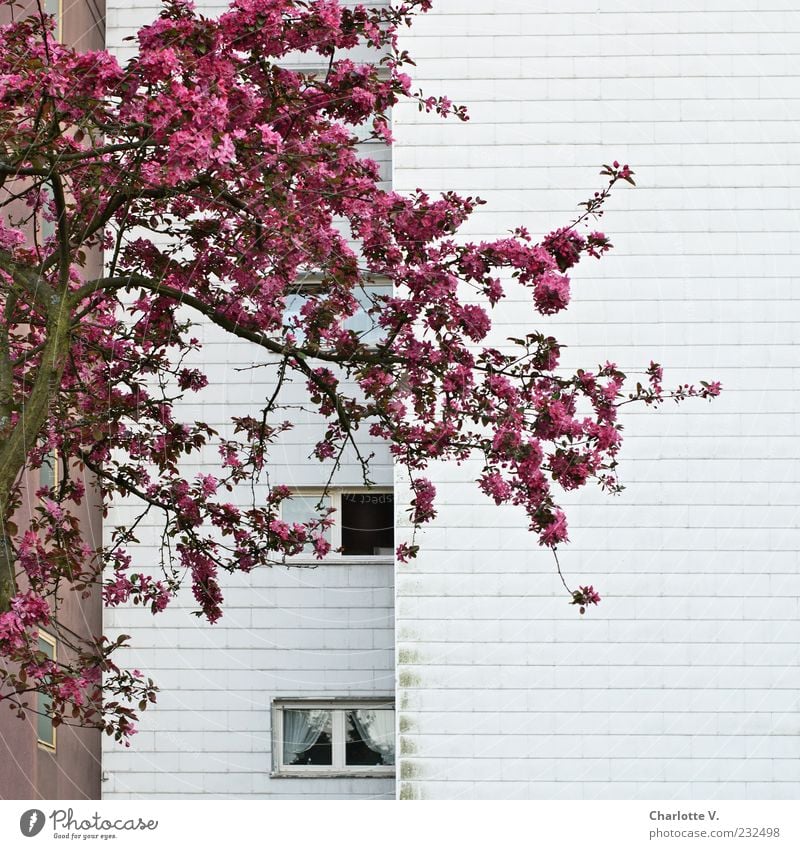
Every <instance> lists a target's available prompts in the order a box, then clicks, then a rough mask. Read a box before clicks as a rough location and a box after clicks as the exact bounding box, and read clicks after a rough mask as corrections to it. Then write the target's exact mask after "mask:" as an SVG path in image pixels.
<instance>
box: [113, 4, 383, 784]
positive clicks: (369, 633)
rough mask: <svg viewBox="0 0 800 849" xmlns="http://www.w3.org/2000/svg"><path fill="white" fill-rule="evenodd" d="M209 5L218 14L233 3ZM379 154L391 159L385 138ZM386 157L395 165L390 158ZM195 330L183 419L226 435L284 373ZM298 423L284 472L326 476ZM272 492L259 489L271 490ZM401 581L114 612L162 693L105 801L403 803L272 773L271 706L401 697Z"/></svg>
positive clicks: (313, 423)
mask: <svg viewBox="0 0 800 849" xmlns="http://www.w3.org/2000/svg"><path fill="white" fill-rule="evenodd" d="M198 6H201V7H202V9H201V11H203V13H204V14H207V15H211V14H217V13H218V12H219V11H221V10H222V7H221V6H216V5H212V4H208V3H206V4H203V3H199V4H198ZM157 10H158V5H157V4H154V3H153V2H152V0H147V3H146V4H138V3H137V4H134V5H133V6H131V4H130V3H123V2H121V1H120V0H113V2H110V3H109V4H108V30H107V36H108V46H109V48H111V49H114V50H115V51H116V52H117V54H118V55H119V56H120V57H121V58H126V57H127V56H129V55H130V54H131V52H132V48H131V47H130V43H129V42H123V39H124V38H125V37H126V36H128V35H131V34H132V33H133V32H134V31H135V29H136V28H137V27H138V26H141V25H142V24H144V23H146V22H148V21H150V20H152V19H153V17H154V16H155V15H156V14H157ZM369 155H371V156H372V157H373V158H379V156H380V155H381V154H380V151H376V150H375V148H374V146H372V147H371V148H370V150H369ZM383 158H384V160H385V161H386V164H387V170H388V156H386V155H383ZM194 335H196V336H198V337H200V338H201V339H202V341H203V342H204V347H203V350H202V354H201V356H200V359H201V360H202V366H203V368H204V370H205V372H206V373H207V375H208V377H209V381H210V385H209V387H208V389H207V390H205V391H204V392H202V393H200V394H198V395H195V396H192V398H191V399H190V403H186V404H183V405H182V406H181V408H180V411H179V415H180V416H181V417H182V419H183V420H185V421H194V420H195V419H201V420H204V421H207V422H209V423H210V424H212V426H214V427H217V429H219V430H221V431H222V432H223V433H224V432H225V431H226V423H229V422H230V417H231V416H235V415H243V414H245V413H252V412H253V410H258V409H260V405H263V403H264V399H265V398H266V397H267V396H268V395H269V394H270V391H271V387H270V384H269V375H270V373H271V372H269V371H268V370H263V369H262V370H256V371H253V370H241V369H242V368H243V367H244V368H246V367H247V366H250V365H251V364H252V363H254V362H259V361H263V359H264V357H263V355H262V354H261V352H260V351H258V350H257V349H255V348H254V347H252V346H249V345H247V344H246V343H242V342H239V341H237V340H231V339H230V338H228V337H226V336H225V334H223V333H222V332H221V331H219V330H217V329H215V328H212V327H208V326H205V327H200V328H199V329H198V332H197V333H195V334H194ZM237 369H239V370H237ZM272 373H274V372H272ZM285 400H286V401H287V403H291V402H299V401H303V400H305V393H304V392H303V389H302V385H301V383H300V382H296V383H295V384H294V385H292V386H290V387H289V393H288V394H287V396H286V398H285ZM176 417H177V416H176ZM287 417H288V416H286V415H283V414H281V415H280V416H277V417H276V418H278V419H279V420H281V421H282V420H283V419H284V418H287ZM293 421H294V422H295V424H296V426H295V428H294V429H293V430H291V431H290V432H289V433H287V434H285V435H284V436H283V437H282V438H281V440H280V442H279V443H278V444H277V445H276V446H275V447H274V449H273V451H272V452H271V457H272V463H271V466H270V475H271V481H272V482H273V483H286V484H290V485H296V486H314V485H321V484H324V483H325V481H326V480H327V477H328V472H329V469H327V468H325V467H323V466H321V465H320V463H319V462H318V461H316V460H309V458H308V454H309V452H310V450H311V448H312V447H313V445H314V443H315V442H316V441H317V440H318V439H319V438H320V437H321V436H322V431H321V428H320V424H319V422H318V421H317V420H315V419H314V418H313V417H312V416H310V415H300V414H299V413H296V412H295V415H294V416H293ZM228 429H229V428H228ZM365 447H366V449H367V453H369V452H370V451H375V453H376V456H375V459H374V462H373V467H372V470H373V480H374V481H375V483H376V484H379V485H381V484H382V485H389V484H391V482H392V476H393V470H392V466H391V461H390V457H389V454H388V452H387V451H386V450H385V447H383V446H382V445H380V444H377V443H373V444H369V445H366V446H365ZM218 460H219V457H218V454H217V451H216V448H215V447H214V446H209V447H208V448H207V449H205V450H204V452H202V453H201V455H200V456H199V457H198V458H193V459H192V462H193V466H188V467H187V473H188V475H189V476H191V475H193V474H194V473H195V472H197V471H201V470H205V469H207V468H211V469H213V468H214V467H215V466H216V465H217V463H218ZM344 461H345V462H344V464H343V468H342V470H341V471H340V472H339V473H338V474H337V477H336V483H337V484H339V485H346V484H350V485H353V484H360V483H361V476H360V470H359V467H358V464H357V463H356V461H355V457H353V456H350V455H345V457H344ZM264 494H265V490H264V488H263V487H259V488H257V495H258V496H262V495H264ZM249 498H250V493H249V490H248V489H247V488H244V489H243V490H242V491H241V492H238V493H235V494H234V498H233V499H232V500H234V501H236V500H238V501H239V502H240V503H242V504H245V503H247V502H248V500H249ZM129 516H130V508H129V507H127V506H126V505H123V504H118V505H116V506H115V507H114V509H112V511H111V512H110V515H109V521H108V522H107V525H106V533H109V531H110V527H111V526H112V525H113V523H114V522H115V521H117V522H124V521H126V519H127V517H129ZM140 530H141V533H138V534H137V536H138V537H139V539H140V540H141V542H142V545H141V546H139V547H138V549H137V552H136V554H137V560H136V563H135V566H136V568H137V570H139V571H142V570H145V569H147V568H148V567H149V566H151V565H152V563H153V561H154V558H155V556H156V555H155V546H156V544H157V541H158V538H159V534H158V531H159V526H158V525H157V524H154V523H152V522H151V523H150V524H146V523H145V524H143V525H141V526H140ZM393 577H394V576H393V567H392V565H391V563H383V564H379V563H375V562H372V563H369V562H362V563H353V564H351V565H344V564H325V565H322V566H320V567H318V568H316V569H291V570H287V569H284V568H280V567H275V568H274V569H269V570H261V571H256V572H254V573H252V574H251V575H250V576H244V575H237V576H234V577H229V576H223V580H222V587H223V592H224V595H225V600H226V604H225V606H224V610H225V614H224V616H223V618H222V619H221V620H220V621H219V622H218V623H217V624H216V625H214V626H210V625H208V624H207V623H206V622H205V621H198V620H197V619H196V618H195V617H193V616H190V615H189V611H191V610H194V609H196V605H195V604H194V600H193V599H192V598H191V594H190V593H187V594H186V595H185V596H184V597H183V598H182V599H181V600H180V602H179V603H177V604H176V605H174V609H173V608H170V609H169V610H168V611H166V612H165V613H163V614H160V615H159V616H157V617H153V616H152V615H151V614H150V613H149V612H147V611H144V610H142V609H139V608H132V607H126V608H119V609H116V610H111V611H107V614H106V632H107V633H110V634H111V635H112V636H114V635H116V634H118V633H125V634H129V635H130V636H131V644H132V646H133V647H134V648H133V649H132V650H130V651H128V652H125V653H124V657H123V659H122V660H121V661H120V662H121V663H124V664H126V665H127V666H129V667H131V668H135V667H140V668H141V669H143V670H146V671H147V673H148V674H149V675H152V677H153V678H155V679H156V681H157V683H158V684H159V686H160V687H161V693H160V695H159V699H158V704H157V706H155V707H153V708H151V709H149V710H148V711H146V713H145V714H144V715H143V718H142V722H141V724H140V731H139V734H138V735H137V736H136V737H135V738H134V739H133V742H132V747H131V749H127V750H126V749H122V748H120V747H119V746H118V745H117V744H115V743H114V742H113V741H109V740H106V742H105V744H104V745H105V749H104V753H103V758H104V763H103V766H104V770H105V771H106V772H108V773H109V781H108V782H107V783H106V784H104V791H103V795H104V797H105V798H109V799H122V798H138V797H148V798H196V797H199V796H203V797H230V798H280V797H284V798H288V797H303V798H314V797H316V798H386V797H388V798H392V797H393V796H394V794H395V782H394V780H393V779H388V778H316V779H303V778H285V777H284V778H270V770H271V768H272V766H273V761H272V751H271V749H272V739H271V736H272V729H271V721H272V720H271V711H270V705H271V702H272V700H273V699H275V698H279V697H286V698H288V697H294V696H307V697H314V696H327V697H333V696H347V697H358V696H376V695H380V696H388V697H391V696H393V694H394V633H393V625H394V617H393V614H394V599H393Z"/></svg>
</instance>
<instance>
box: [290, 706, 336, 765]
mask: <svg viewBox="0 0 800 849" xmlns="http://www.w3.org/2000/svg"><path fill="white" fill-rule="evenodd" d="M331 736H332V732H331V712H330V711H329V710H284V712H283V763H284V764H285V765H286V766H331V765H332V764H333V748H332V746H331Z"/></svg>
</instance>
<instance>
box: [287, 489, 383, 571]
mask: <svg viewBox="0 0 800 849" xmlns="http://www.w3.org/2000/svg"><path fill="white" fill-rule="evenodd" d="M394 494H395V492H394V487H393V486H336V487H329V488H328V490H327V491H326V490H325V488H324V487H321V486H316V487H314V486H307V487H304V486H298V487H292V495H293V496H299V497H303V498H322V497H323V496H328V497H329V498H330V499H331V504H330V506H331V507H333V508H334V509H335V510H336V512H335V513H334V514H333V525H332V526H331V528H330V540H329V541H330V544H331V552H330V554H328V555H327V556H326V557H325V562H326V563H330V562H333V563H360V562H366V563H394V552H395V549H396V540H397V514H396V506H397V505H396V504H395V519H394V533H393V539H394V541H395V542H394V543H393V545H392V553H391V554H339V553H337V551H336V549H338V548H340V547H341V545H342V496H343V495H391V496H394ZM283 516H284V513H283V503H281V516H280V518H281V520H282V521H285V520H284V518H283ZM286 560H287V562H291V563H302V562H313V563H315V564H316V563H319V560H318V559H317V558H316V557H314V555H313V553H312V552H310V551H309V552H303V553H302V554H295V555H293V556H291V557H287V558H286Z"/></svg>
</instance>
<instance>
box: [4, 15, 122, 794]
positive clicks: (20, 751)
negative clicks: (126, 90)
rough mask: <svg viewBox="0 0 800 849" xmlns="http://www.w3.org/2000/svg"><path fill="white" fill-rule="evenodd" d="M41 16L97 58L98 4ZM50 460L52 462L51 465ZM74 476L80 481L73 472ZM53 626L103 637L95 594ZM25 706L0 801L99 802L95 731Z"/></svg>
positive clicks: (7, 722)
mask: <svg viewBox="0 0 800 849" xmlns="http://www.w3.org/2000/svg"><path fill="white" fill-rule="evenodd" d="M42 5H43V7H44V9H45V11H46V12H47V13H49V14H52V15H54V16H55V17H56V19H57V22H58V29H57V37H58V38H59V39H60V40H62V41H63V42H64V43H66V44H70V45H72V46H74V47H75V48H76V49H78V50H81V51H83V50H101V49H102V48H103V46H104V43H105V27H104V23H105V6H104V0H69V2H67V0H61V2H59V0H48V2H47V3H43V4H42ZM35 9H36V3H29V4H21V5H20V6H19V7H18V8H16V10H15V14H17V15H27V14H29V12H30V11H32V10H35ZM8 16H9V8H8V6H5V5H4V6H2V7H0V23H3V24H4V23H6V22H7V20H8ZM101 266H102V258H101V257H100V255H99V252H95V254H94V255H90V256H89V257H88V259H87V266H86V273H87V274H94V273H95V272H97V271H98V270H99V269H100V268H101ZM54 459H55V458H54ZM59 465H60V464H58V463H57V462H53V463H52V464H51V466H50V467H49V468H48V467H45V468H43V469H42V470H41V476H40V472H35V473H32V474H31V475H30V476H29V479H28V486H27V498H26V500H25V503H24V504H23V506H22V508H21V511H20V512H21V516H20V518H19V520H18V524H19V525H20V526H24V525H25V523H26V521H27V519H26V515H27V516H30V515H31V514H32V513H33V510H34V509H35V506H36V505H35V503H34V500H35V496H34V494H33V493H34V491H35V490H36V489H37V488H38V487H39V486H43V485H52V484H53V483H54V479H53V476H54V475H57V474H59V473H60V472H59V471H58V470H57V467H58V466H59ZM72 473H73V474H79V472H78V471H77V470H72ZM86 490H87V497H86V500H85V501H84V503H83V505H82V507H81V508H80V509H79V511H77V512H78V518H79V520H80V522H81V527H82V529H83V532H84V534H85V537H86V540H87V543H89V544H90V545H94V546H96V545H98V544H99V542H100V540H101V539H102V523H101V518H100V511H99V504H98V500H97V496H96V493H95V492H94V490H93V488H92V487H91V486H87V488H86ZM58 618H59V623H60V624H61V625H62V626H64V627H65V628H66V629H68V630H70V631H72V632H73V633H75V634H79V635H81V636H84V637H88V636H91V635H95V634H99V633H101V631H102V625H103V621H102V602H101V598H100V593H99V592H98V591H96V590H95V591H94V592H92V593H91V595H90V596H89V597H87V598H85V599H81V598H80V597H79V595H78V594H77V593H66V594H65V598H64V603H63V605H62V607H61V608H60V610H59V616H58ZM51 630H52V633H48V632H46V631H44V630H40V638H39V648H40V649H41V650H42V651H44V652H45V653H46V654H47V655H48V656H49V657H51V658H54V659H56V660H59V659H66V657H67V656H68V652H69V650H68V649H67V647H66V646H65V645H63V644H61V642H60V641H59V639H58V633H57V631H56V629H51ZM35 698H36V702H35V704H33V705H32V706H33V707H34V709H35V710H37V711H38V713H29V714H28V715H27V716H26V718H25V719H24V720H20V719H18V718H17V716H16V714H15V713H12V712H11V711H9V710H7V709H6V707H5V705H3V706H2V707H3V709H2V710H0V799H99V798H100V777H101V768H100V767H101V764H100V758H101V743H100V731H99V730H97V729H90V728H76V727H74V726H72V725H69V724H64V725H61V726H60V727H59V728H58V729H55V728H53V726H52V723H51V722H50V721H49V719H48V718H47V717H46V716H44V715H42V711H43V710H46V705H47V702H46V700H43V699H42V697H41V696H39V697H35Z"/></svg>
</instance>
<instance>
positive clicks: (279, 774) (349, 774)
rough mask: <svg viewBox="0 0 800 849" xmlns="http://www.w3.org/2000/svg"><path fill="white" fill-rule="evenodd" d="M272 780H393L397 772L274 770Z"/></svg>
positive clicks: (271, 774)
mask: <svg viewBox="0 0 800 849" xmlns="http://www.w3.org/2000/svg"><path fill="white" fill-rule="evenodd" d="M269 777H270V778H391V779H394V778H396V777H397V772H396V770H394V769H392V770H385V769H382V770H367V769H364V770H359V771H355V770H337V771H335V772H334V771H331V772H322V771H321V770H320V771H311V770H309V771H308V772H299V771H298V772H284V771H281V770H273V771H272V772H270V774H269Z"/></svg>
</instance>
